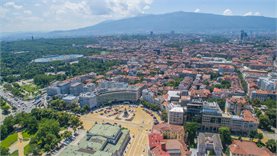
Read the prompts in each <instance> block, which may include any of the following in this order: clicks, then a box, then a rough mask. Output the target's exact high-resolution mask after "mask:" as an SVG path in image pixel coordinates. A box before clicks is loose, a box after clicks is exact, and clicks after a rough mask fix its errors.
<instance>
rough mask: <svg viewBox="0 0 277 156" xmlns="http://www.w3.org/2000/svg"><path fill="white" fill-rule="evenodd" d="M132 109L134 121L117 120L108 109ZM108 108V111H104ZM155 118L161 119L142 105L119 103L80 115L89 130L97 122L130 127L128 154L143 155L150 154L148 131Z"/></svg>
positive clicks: (131, 155)
mask: <svg viewBox="0 0 277 156" xmlns="http://www.w3.org/2000/svg"><path fill="white" fill-rule="evenodd" d="M125 108H126V110H127V111H128V110H132V111H134V112H135V117H134V119H133V120H132V121H126V120H117V119H116V118H115V116H109V114H110V112H111V111H109V112H108V111H107V110H111V109H112V110H115V109H117V111H124V109H125ZM105 110H106V113H104V111H105ZM154 118H156V119H157V120H158V121H160V118H159V116H158V115H157V114H155V113H153V112H152V111H148V113H147V112H146V111H145V110H144V109H143V108H141V107H138V106H128V105H117V106H113V107H112V108H111V107H109V108H102V109H98V110H96V111H94V112H92V113H90V114H86V115H83V116H81V117H80V119H81V121H82V122H83V126H84V129H85V130H89V129H90V128H91V127H92V126H93V125H94V124H95V122H97V123H107V122H108V123H111V124H118V125H121V126H122V127H125V128H128V129H129V130H130V135H131V140H130V143H129V145H128V146H127V149H126V150H125V155H126V156H142V155H145V156H146V155H148V154H147V148H148V133H149V131H150V130H151V128H152V126H153V124H154Z"/></svg>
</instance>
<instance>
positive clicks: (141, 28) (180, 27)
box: [2, 12, 277, 39]
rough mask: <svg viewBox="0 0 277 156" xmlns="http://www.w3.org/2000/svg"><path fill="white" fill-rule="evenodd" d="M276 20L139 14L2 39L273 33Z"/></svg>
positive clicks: (256, 17)
mask: <svg viewBox="0 0 277 156" xmlns="http://www.w3.org/2000/svg"><path fill="white" fill-rule="evenodd" d="M276 22H277V20H276V18H271V17H263V16H223V15H215V14H206V13H191V12H173V13H166V14H159V15H141V16H137V17H131V18H126V19H120V20H112V21H105V22H102V23H99V24H96V25H93V26H89V27H84V28H79V29H74V30H66V31H52V32H44V33H41V32H36V33H12V34H9V33H8V34H2V39H13V38H26V37H27V38H30V37H31V36H32V35H34V36H35V37H45V38H56V37H81V36H94V35H112V34H148V33H149V32H151V31H153V32H154V33H169V32H171V31H174V32H176V33H223V32H224V33H231V32H240V31H241V30H245V31H253V32H276Z"/></svg>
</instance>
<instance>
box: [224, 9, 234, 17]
mask: <svg viewBox="0 0 277 156" xmlns="http://www.w3.org/2000/svg"><path fill="white" fill-rule="evenodd" d="M223 15H224V16H231V15H233V12H232V10H231V9H225V10H224V11H223Z"/></svg>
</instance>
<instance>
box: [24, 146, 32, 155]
mask: <svg viewBox="0 0 277 156" xmlns="http://www.w3.org/2000/svg"><path fill="white" fill-rule="evenodd" d="M30 153H31V148H30V144H28V145H26V146H25V147H24V155H28V154H30Z"/></svg>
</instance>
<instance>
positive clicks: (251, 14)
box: [243, 11, 253, 16]
mask: <svg viewBox="0 0 277 156" xmlns="http://www.w3.org/2000/svg"><path fill="white" fill-rule="evenodd" d="M243 16H253V12H251V11H249V12H247V13H245V14H244V15H243Z"/></svg>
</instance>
